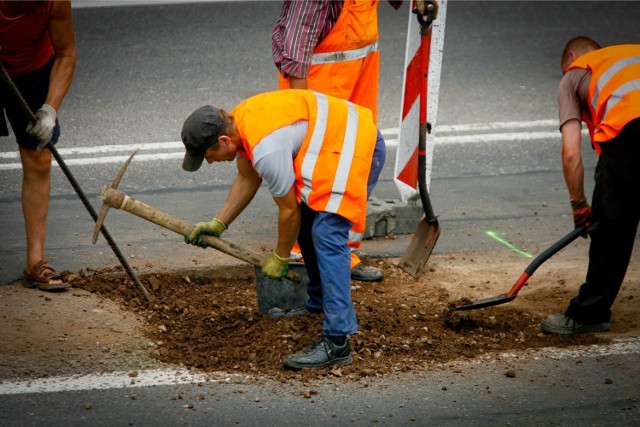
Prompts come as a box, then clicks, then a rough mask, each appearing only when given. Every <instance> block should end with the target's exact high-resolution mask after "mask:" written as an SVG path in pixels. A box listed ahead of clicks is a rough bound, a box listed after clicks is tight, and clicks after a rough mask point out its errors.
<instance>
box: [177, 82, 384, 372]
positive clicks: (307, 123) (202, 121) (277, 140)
mask: <svg viewBox="0 0 640 427" xmlns="http://www.w3.org/2000/svg"><path fill="white" fill-rule="evenodd" d="M182 141H183V142H184V144H185V148H186V154H185V158H184V161H183V168H184V169H185V170H187V171H195V170H197V169H198V168H199V167H200V165H201V164H202V162H203V160H205V159H206V160H207V162H208V163H213V162H219V161H232V160H236V164H237V169H238V174H237V176H236V178H235V180H234V182H233V184H232V186H231V189H230V191H229V195H228V198H227V200H226V202H225V203H224V205H223V207H222V208H221V209H220V211H219V212H218V214H217V215H216V217H215V218H214V219H213V220H212V221H210V222H201V223H198V224H196V225H195V227H194V230H193V232H192V233H191V234H190V235H188V236H186V237H185V240H186V241H187V243H192V244H196V245H201V244H202V243H203V242H201V241H200V239H198V236H199V235H200V234H209V235H215V236H220V234H222V233H223V232H224V231H225V230H226V229H227V227H228V226H229V225H230V224H231V223H232V222H233V220H234V219H235V218H236V217H237V216H238V215H239V214H240V213H241V212H242V211H243V210H244V208H245V207H246V206H247V205H248V204H249V202H250V201H251V200H252V199H253V197H254V195H255V194H256V192H257V191H258V188H259V187H260V185H261V183H262V182H263V181H264V182H265V183H266V184H267V187H268V189H269V191H270V192H271V195H272V196H273V199H274V201H275V203H276V204H277V206H278V212H279V213H278V241H277V244H276V247H275V250H274V251H273V252H272V253H271V254H270V255H269V256H267V257H266V259H265V260H264V262H263V264H262V273H263V274H264V275H265V276H266V277H269V278H274V279H281V278H283V277H284V276H285V275H286V273H287V270H288V266H289V253H290V251H291V248H292V247H293V245H294V243H295V242H296V240H297V241H298V243H299V244H300V248H301V250H302V255H303V256H304V259H305V267H306V269H307V273H308V276H309V283H308V285H307V294H308V296H309V299H308V301H307V303H306V305H305V307H304V308H303V310H304V311H306V312H307V313H323V314H324V319H323V323H322V336H321V337H320V339H319V340H318V341H317V342H316V343H314V344H313V345H311V346H309V347H307V348H305V349H303V350H302V351H300V352H298V353H295V354H291V355H286V356H285V357H284V358H283V363H284V364H285V365H286V366H289V367H292V368H321V367H326V366H332V365H346V364H350V363H351V362H352V357H351V350H350V346H349V340H348V336H349V335H351V334H354V333H356V332H357V326H358V325H357V319H356V313H355V308H354V306H353V303H352V301H351V277H350V259H351V255H350V250H349V246H348V244H347V241H348V239H349V230H350V229H351V228H352V227H353V228H354V229H356V230H359V231H362V230H363V229H364V225H365V219H366V210H367V206H366V205H367V198H368V195H369V194H370V193H371V190H372V189H373V187H374V186H375V185H376V183H377V181H378V177H379V175H380V171H381V170H382V167H383V165H384V157H385V143H384V139H383V138H382V135H381V134H380V133H379V132H378V131H377V128H376V125H375V123H374V121H373V117H372V114H371V111H370V110H369V109H367V108H364V107H361V106H358V105H355V104H353V103H350V102H348V101H345V100H341V99H338V98H334V97H331V96H327V95H323V94H320V93H318V92H313V91H309V90H295V89H289V90H282V91H276V92H268V93H264V94H260V95H257V96H254V97H251V98H249V99H247V100H245V101H243V102H242V103H240V104H239V105H238V106H236V107H235V108H234V109H233V110H232V111H231V113H230V114H228V113H226V112H225V111H223V110H220V109H218V108H215V107H211V106H205V107H201V108H199V109H197V110H196V111H194V112H193V113H192V114H191V115H190V116H189V117H188V118H187V120H186V121H185V123H184V126H183V129H182Z"/></svg>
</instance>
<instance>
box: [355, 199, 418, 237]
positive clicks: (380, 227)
mask: <svg viewBox="0 0 640 427" xmlns="http://www.w3.org/2000/svg"><path fill="white" fill-rule="evenodd" d="M418 201H419V200H418ZM423 217H424V211H423V209H422V205H421V204H420V203H415V204H406V203H404V202H402V200H400V199H387V200H382V199H378V198H377V197H371V198H369V202H368V203H367V224H366V228H365V232H364V238H365V239H370V238H372V237H384V236H393V235H398V234H410V233H415V231H416V229H417V228H418V224H419V223H420V221H421V220H422V218H423Z"/></svg>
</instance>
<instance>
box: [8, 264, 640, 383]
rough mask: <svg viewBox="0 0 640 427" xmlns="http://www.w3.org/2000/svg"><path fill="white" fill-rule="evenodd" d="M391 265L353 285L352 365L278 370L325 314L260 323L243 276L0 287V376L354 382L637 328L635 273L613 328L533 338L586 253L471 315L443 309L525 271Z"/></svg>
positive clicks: (120, 277) (638, 278) (590, 340)
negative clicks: (411, 271) (157, 375)
mask: <svg viewBox="0 0 640 427" xmlns="http://www.w3.org/2000/svg"><path fill="white" fill-rule="evenodd" d="M397 261H398V260H397V259H377V260H369V262H370V263H373V264H375V265H378V266H379V267H381V268H383V269H384V270H385V279H384V280H383V281H382V282H378V283H367V282H359V281H353V282H352V290H353V292H352V295H353V301H354V303H355V306H356V311H357V315H358V319H359V329H360V330H359V333H358V334H357V335H354V336H352V337H351V342H352V351H353V354H354V363H353V364H352V365H351V366H346V367H341V368H339V369H338V368H334V369H323V370H305V371H289V370H285V369H283V368H282V365H281V362H280V360H281V357H282V355H284V354H287V353H290V352H294V351H297V350H298V349H300V348H302V347H304V346H306V345H308V344H310V343H312V342H313V341H314V340H315V339H317V337H318V336H319V334H320V327H321V317H320V315H314V316H308V317H302V318H300V317H299V318H291V319H279V320H272V319H269V318H268V316H266V315H264V314H261V313H260V312H259V311H258V304H257V300H256V285H255V280H256V279H255V276H254V270H253V268H252V267H245V266H236V267H229V268H224V269H215V270H207V269H198V270H185V271H156V272H149V273H139V275H138V277H139V278H140V280H141V282H142V283H143V284H144V286H145V287H146V289H147V290H148V291H149V293H150V294H151V295H152V296H153V301H151V302H146V301H145V300H144V298H143V296H142V293H141V292H140V291H139V290H138V289H137V288H136V287H135V286H134V285H133V284H132V283H131V281H130V280H129V279H128V278H127V277H126V276H125V275H124V274H123V273H122V271H121V270H120V269H118V268H113V269H103V270H90V269H85V270H83V271H78V272H64V275H65V276H66V277H67V279H68V280H69V282H70V283H71V284H72V285H73V288H72V289H70V290H69V291H66V292H64V293H61V294H50V293H44V292H40V291H36V290H33V289H25V288H23V287H21V286H20V283H19V282H16V283H13V284H10V285H7V286H0V296H1V297H2V299H1V300H0V301H1V302H0V307H1V309H2V315H1V318H0V340H1V341H2V343H3V345H2V346H1V347H0V378H3V379H8V378H25V377H26V378H38V377H47V376H52V375H64V374H82V373H90V372H107V371H117V370H126V369H146V368H153V367H158V366H172V365H174V366H175V365H178V366H181V367H187V368H191V369H194V370H198V371H204V372H221V371H222V372H227V373H238V374H246V375H249V376H251V377H254V378H270V379H275V380H279V381H294V380H300V379H302V380H306V379H311V378H320V377H323V376H335V377H341V378H344V379H347V380H358V379H362V378H364V377H380V376H386V375H388V374H390V373H397V372H417V371H424V370H429V369H435V368H438V369H440V368H442V367H443V366H444V367H446V366H447V364H448V363H449V362H452V361H461V360H472V359H474V360H491V359H494V358H495V357H497V356H498V355H499V354H500V353H503V352H507V351H508V352H528V351H530V350H532V349H539V348H544V347H567V346H576V345H590V344H596V343H599V344H606V343H608V342H610V340H612V339H615V338H619V337H629V336H634V337H637V336H638V334H639V332H640V311H639V310H638V303H637V301H638V296H639V295H638V293H639V292H640V290H639V288H640V286H639V285H640V272H639V271H638V266H637V265H634V263H632V265H631V266H630V267H629V271H628V274H627V279H626V281H625V284H624V285H623V288H622V290H621V292H620V294H619V297H618V299H617V300H616V303H615V305H614V317H613V319H612V330H611V331H610V332H608V333H603V334H584V335H579V336H563V337H560V336H553V335H546V334H543V333H541V332H540V330H539V322H540V320H541V319H542V318H543V317H544V316H545V315H546V314H550V313H555V312H559V311H562V310H563V309H564V307H565V306H566V303H567V302H568V300H569V298H570V297H571V296H572V295H573V294H574V293H575V292H576V290H577V288H578V286H579V284H580V279H581V278H582V277H583V276H584V272H585V268H586V259H585V257H584V254H582V253H575V254H574V253H567V254H561V255H558V256H557V257H556V258H554V259H552V260H550V261H548V262H547V263H546V264H545V266H544V267H541V268H540V269H539V270H538V272H536V274H535V275H534V276H533V277H532V278H530V279H529V284H528V285H526V286H525V287H524V288H523V289H522V290H521V291H520V293H519V296H518V298H516V299H515V300H514V301H513V302H511V303H508V304H504V305H500V306H496V307H492V308H485V309H481V310H474V311H453V310H452V307H454V306H456V305H459V304H461V303H463V301H465V300H467V301H468V300H469V299H470V300H474V299H478V298H484V297H489V296H494V295H498V294H501V293H504V292H506V291H507V290H508V289H509V288H510V287H511V286H512V285H513V283H514V281H515V280H516V279H517V278H518V276H519V275H520V273H521V272H522V271H523V268H524V267H526V264H527V263H528V262H529V261H527V260H523V258H522V257H518V256H516V255H513V254H505V253H499V254H496V253H464V254H433V255H432V256H431V258H430V259H429V262H428V265H427V267H426V268H425V269H424V271H423V272H422V273H421V275H420V276H419V277H418V278H417V279H414V278H413V277H411V276H410V275H408V274H406V273H405V272H404V271H402V270H401V269H399V268H397V267H396V263H397ZM147 267H149V266H147Z"/></svg>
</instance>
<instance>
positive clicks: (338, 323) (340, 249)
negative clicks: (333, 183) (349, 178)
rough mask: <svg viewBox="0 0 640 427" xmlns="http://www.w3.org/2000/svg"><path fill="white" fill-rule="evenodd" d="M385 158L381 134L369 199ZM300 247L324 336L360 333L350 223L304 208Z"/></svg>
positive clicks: (312, 307) (311, 301) (309, 305)
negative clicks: (353, 287)
mask: <svg viewBox="0 0 640 427" xmlns="http://www.w3.org/2000/svg"><path fill="white" fill-rule="evenodd" d="M385 158H386V147H385V142H384V138H383V137H382V135H381V134H380V132H378V138H377V140H376V147H375V150H374V154H373V159H372V161H371V171H370V172H369V178H368V180H367V196H369V195H370V194H371V191H373V188H374V187H375V186H376V184H377V182H378V178H379V176H380V172H381V171H382V167H383V166H384V162H385ZM301 214H302V218H301V221H300V233H299V234H298V244H299V245H300V249H301V252H302V256H303V257H304V265H305V267H306V269H307V274H308V276H309V283H308V284H307V295H308V296H309V299H308V301H307V303H306V307H307V309H308V310H309V311H310V312H312V313H324V319H323V321H322V335H327V336H345V335H351V334H355V333H356V332H358V319H357V317H356V311H355V307H354V306H353V302H352V300H351V249H349V245H348V244H347V242H348V240H349V230H350V229H351V227H352V226H353V224H352V223H351V221H349V220H348V219H346V218H344V217H342V216H340V215H337V214H334V213H331V212H317V211H314V210H313V209H311V208H310V207H309V206H307V205H306V204H305V203H302V204H301Z"/></svg>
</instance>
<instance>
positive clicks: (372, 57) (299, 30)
mask: <svg viewBox="0 0 640 427" xmlns="http://www.w3.org/2000/svg"><path fill="white" fill-rule="evenodd" d="M389 3H391V4H392V5H393V7H395V8H396V9H397V8H398V7H400V5H401V4H402V1H390V2H389ZM271 38H272V48H271V50H272V55H273V61H274V64H275V66H276V68H277V69H278V76H279V87H280V89H288V88H292V89H311V90H315V91H318V92H322V93H325V94H327V95H331V96H335V97H337V98H343V99H346V100H349V101H351V102H353V103H355V104H358V105H362V106H364V107H367V108H369V109H370V110H371V111H372V112H373V119H374V121H375V120H377V109H378V74H379V68H380V52H379V50H378V1H377V0H373V1H361V0H360V1H355V0H344V1H343V0H318V1H305V2H301V1H292V0H284V1H283V2H282V11H281V13H280V16H279V17H278V20H277V21H276V24H275V26H274V28H273V32H272V36H271ZM362 238H363V234H362V233H359V232H357V231H355V230H352V231H351V234H350V238H349V246H350V247H351V250H352V253H351V277H352V278H353V279H355V280H364V281H379V280H382V279H383V277H384V273H383V271H382V270H381V269H379V268H376V267H373V266H369V265H366V264H364V263H363V262H362V260H361V259H360V258H359V257H358V255H357V254H356V253H355V251H356V250H357V249H359V247H360V243H361V241H362ZM292 256H294V257H296V256H299V248H297V247H294V251H293V253H292ZM270 315H272V316H273V317H277V315H278V313H277V310H274V312H273V313H270Z"/></svg>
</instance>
